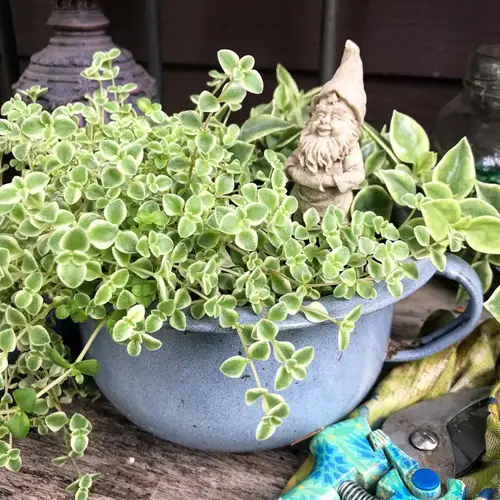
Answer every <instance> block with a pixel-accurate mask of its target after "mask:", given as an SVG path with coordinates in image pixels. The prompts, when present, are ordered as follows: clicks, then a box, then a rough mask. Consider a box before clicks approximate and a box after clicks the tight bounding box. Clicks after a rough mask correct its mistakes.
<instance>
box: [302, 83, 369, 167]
mask: <svg viewBox="0 0 500 500" xmlns="http://www.w3.org/2000/svg"><path fill="white" fill-rule="evenodd" d="M358 126H359V125H358V122H357V120H356V116H355V114H354V111H353V110H352V109H351V107H350V106H349V105H348V104H347V103H346V102H345V101H344V100H343V99H339V98H338V96H337V95H336V94H335V93H334V92H332V93H331V94H330V95H329V96H325V97H323V98H321V99H319V100H318V102H317V103H316V106H315V108H314V111H313V113H312V116H311V119H310V121H309V123H308V124H307V126H306V128H305V129H304V131H303V133H302V136H301V141H300V144H299V157H300V158H301V159H302V161H303V163H304V164H305V165H306V166H307V167H308V168H309V170H311V171H312V172H316V171H318V170H324V169H326V168H327V167H328V166H329V165H332V164H333V163H334V162H336V161H338V160H340V159H342V158H344V156H345V155H347V154H348V153H349V151H350V150H351V148H352V146H353V145H354V144H355V143H356V141H357V140H358V138H359V133H358Z"/></svg>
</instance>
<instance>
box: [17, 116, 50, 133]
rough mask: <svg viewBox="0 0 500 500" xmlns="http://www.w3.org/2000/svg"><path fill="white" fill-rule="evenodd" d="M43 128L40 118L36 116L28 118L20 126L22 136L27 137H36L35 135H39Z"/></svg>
mask: <svg viewBox="0 0 500 500" xmlns="http://www.w3.org/2000/svg"><path fill="white" fill-rule="evenodd" d="M44 128H45V126H44V124H43V123H42V122H41V120H40V117H39V116H37V115H34V116H30V117H28V118H26V120H24V122H23V124H22V125H21V131H22V133H23V134H25V135H27V136H28V137H36V136H37V135H40V134H41V133H42V132H43V130H44Z"/></svg>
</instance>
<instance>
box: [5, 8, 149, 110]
mask: <svg viewBox="0 0 500 500" xmlns="http://www.w3.org/2000/svg"><path fill="white" fill-rule="evenodd" d="M47 24H48V25H49V26H52V27H53V34H52V37H51V38H50V41H49V44H48V45H47V47H45V48H44V49H42V50H41V51H40V52H37V53H36V54H34V55H33V56H32V57H31V60H30V64H29V66H28V68H27V69H26V71H25V72H24V73H23V74H22V75H21V78H20V79H19V81H18V82H17V83H15V84H14V85H13V89H14V91H17V90H25V89H27V88H30V87H32V86H33V85H40V86H41V87H47V89H48V90H47V92H46V93H45V94H43V95H42V96H41V97H40V98H39V100H38V102H39V103H40V104H41V105H42V106H43V107H44V108H46V109H48V110H53V109H55V108H57V107H58V106H61V105H64V104H67V103H69V102H78V101H85V95H86V94H91V93H92V92H94V91H95V90H96V89H97V88H98V86H99V85H98V83H97V82H95V81H90V80H87V79H86V78H83V77H82V76H81V75H80V73H81V72H82V71H83V70H84V69H85V68H87V67H89V66H90V65H91V63H92V55H93V54H94V53H95V52H97V51H107V50H110V49H111V48H113V47H115V46H116V45H115V44H114V43H113V41H112V40H111V37H110V36H109V35H106V29H107V27H108V26H109V21H108V19H107V18H106V16H104V14H103V12H102V10H101V7H100V5H99V2H98V0H53V10H52V13H51V15H50V17H49V20H48V21H47ZM120 50H121V55H120V57H119V58H118V59H116V60H115V63H116V64H117V65H118V66H119V67H120V74H119V75H118V77H117V79H116V83H117V85H122V84H125V83H135V84H137V86H138V89H137V90H136V91H135V92H134V95H133V96H131V102H132V103H135V101H136V100H137V99H138V98H139V97H149V98H150V99H154V98H155V96H156V82H155V79H154V78H153V77H152V76H151V75H150V74H149V73H147V72H146V70H145V69H144V68H143V67H142V66H140V65H139V64H137V63H136V61H135V60H134V58H133V56H132V54H131V53H130V51H128V50H126V49H120Z"/></svg>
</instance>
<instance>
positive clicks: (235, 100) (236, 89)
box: [219, 83, 247, 104]
mask: <svg viewBox="0 0 500 500" xmlns="http://www.w3.org/2000/svg"><path fill="white" fill-rule="evenodd" d="M246 95H247V92H246V90H245V89H244V88H243V87H242V86H241V85H240V84H239V83H228V84H226V85H225V86H224V88H223V89H222V93H221V95H220V96H219V100H220V101H221V102H227V103H228V104H240V103H241V102H242V101H243V99H245V96H246Z"/></svg>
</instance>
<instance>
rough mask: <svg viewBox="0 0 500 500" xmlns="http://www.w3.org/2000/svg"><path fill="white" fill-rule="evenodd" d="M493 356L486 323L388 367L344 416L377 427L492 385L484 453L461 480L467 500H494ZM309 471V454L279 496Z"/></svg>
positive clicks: (499, 389) (497, 351)
mask: <svg viewBox="0 0 500 500" xmlns="http://www.w3.org/2000/svg"><path fill="white" fill-rule="evenodd" d="M499 356H500V324H499V323H497V322H496V321H495V320H494V319H488V320H486V321H484V322H483V323H482V324H481V325H479V326H478V327H477V328H476V330H474V332H473V333H472V334H471V335H469V337H467V339H465V340H463V341H462V342H460V343H459V344H457V345H454V346H451V347H449V348H448V349H445V350H444V351H442V352H440V353H437V354H434V355H433V356H429V357H428V358H425V359H422V360H419V361H412V362H409V363H404V364H402V365H398V366H396V367H395V368H393V369H392V370H391V371H390V372H389V374H388V375H387V376H386V377H385V378H384V379H383V380H382V381H381V382H380V383H379V384H378V386H377V387H376V389H375V391H374V393H373V396H372V397H371V398H370V399H369V400H368V401H366V402H365V403H364V404H363V405H362V406H360V407H359V408H357V409H356V410H354V411H353V412H352V414H351V415H350V417H356V416H364V417H365V418H367V420H368V422H369V423H370V425H372V426H373V427H377V426H379V425H381V424H382V422H383V421H384V420H385V419H386V418H387V417H388V416H389V415H391V414H392V413H395V412H397V411H399V410H402V409H403V408H407V407H408V406H411V405H413V404H416V403H418V402H420V401H422V400H424V399H430V398H435V397H439V396H442V395H444V394H446V393H448V392H456V391H460V390H462V389H468V388H476V387H484V386H488V385H493V384H495V382H496V383H497V384H498V385H496V386H495V388H494V390H493V391H492V399H491V401H490V406H489V416H488V422H487V430H486V453H485V455H484V456H483V458H482V463H480V464H479V466H478V467H477V468H476V469H475V472H474V473H472V474H470V475H468V476H466V477H465V478H461V479H462V480H463V481H464V482H465V484H466V486H467V498H468V499H472V498H481V499H483V498H484V499H486V500H492V499H494V500H500V489H499V487H500V419H499V415H500V403H499V402H500V383H498V381H499V379H500V377H499V374H498V373H497V362H498V360H499ZM497 394H498V400H497ZM313 466H314V457H313V456H312V455H311V456H309V457H308V458H307V459H306V461H305V462H304V464H303V465H302V466H301V467H300V469H299V470H298V471H297V472H296V473H295V474H294V475H293V476H292V478H291V479H290V481H289V482H288V484H287V487H286V489H285V491H286V490H288V489H290V488H292V487H293V486H295V485H296V484H298V483H300V482H301V481H302V480H303V479H304V478H305V477H306V476H307V475H308V474H309V473H310V471H311V470H312V468H313Z"/></svg>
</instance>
